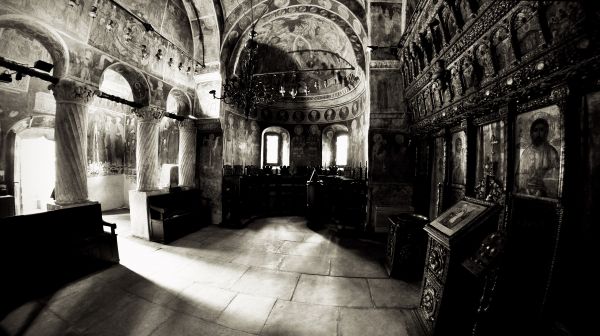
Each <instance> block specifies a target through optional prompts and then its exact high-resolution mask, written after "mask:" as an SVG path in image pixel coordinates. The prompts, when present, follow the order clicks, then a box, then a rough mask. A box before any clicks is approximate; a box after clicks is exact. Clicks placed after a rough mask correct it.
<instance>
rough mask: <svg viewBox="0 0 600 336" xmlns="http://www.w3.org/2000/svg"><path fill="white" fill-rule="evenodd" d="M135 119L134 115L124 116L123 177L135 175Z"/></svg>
mask: <svg viewBox="0 0 600 336" xmlns="http://www.w3.org/2000/svg"><path fill="white" fill-rule="evenodd" d="M136 137H137V117H135V115H126V116H125V163H124V166H125V167H124V172H125V175H136V166H135V165H136V158H135V151H136V141H137V138H136Z"/></svg>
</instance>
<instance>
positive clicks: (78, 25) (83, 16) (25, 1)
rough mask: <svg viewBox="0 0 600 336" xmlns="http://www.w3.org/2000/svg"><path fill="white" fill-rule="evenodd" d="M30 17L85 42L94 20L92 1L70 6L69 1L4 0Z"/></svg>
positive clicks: (79, 2)
mask: <svg viewBox="0 0 600 336" xmlns="http://www.w3.org/2000/svg"><path fill="white" fill-rule="evenodd" d="M4 2H7V3H8V5H12V6H14V7H16V8H19V9H20V10H22V11H23V12H25V13H28V14H29V15H33V16H36V17H39V18H42V19H43V20H45V21H46V22H47V23H48V24H50V25H51V26H53V27H55V28H57V29H59V30H63V31H66V32H68V33H69V35H70V36H72V37H75V38H77V39H78V40H82V41H84V40H85V39H86V38H87V33H88V29H89V25H90V23H91V21H92V18H91V17H90V16H89V15H88V13H89V12H90V7H91V5H92V2H91V1H78V5H76V6H70V5H69V1H55V0H3V3H4Z"/></svg>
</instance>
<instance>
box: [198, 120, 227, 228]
mask: <svg viewBox="0 0 600 336" xmlns="http://www.w3.org/2000/svg"><path fill="white" fill-rule="evenodd" d="M197 144H198V145H197V146H196V172H197V176H198V179H197V185H198V188H199V189H200V191H201V193H202V196H203V197H205V198H207V199H209V202H210V204H209V205H210V208H211V214H212V223H213V224H219V223H221V189H222V188H221V182H222V175H223V174H222V172H223V133H221V132H219V131H214V132H202V133H198V136H197Z"/></svg>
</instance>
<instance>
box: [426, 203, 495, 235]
mask: <svg viewBox="0 0 600 336" xmlns="http://www.w3.org/2000/svg"><path fill="white" fill-rule="evenodd" d="M486 209H488V207H486V206H484V205H481V204H477V203H474V202H471V201H469V200H467V199H464V200H461V201H459V202H458V203H456V204H454V205H453V206H452V207H450V208H449V209H448V210H446V211H445V212H444V213H442V214H441V215H440V216H439V217H437V218H436V219H435V220H433V221H432V222H431V226H433V227H435V228H436V229H438V230H440V231H441V232H443V233H445V234H447V235H449V236H451V235H453V234H455V233H456V232H458V231H460V230H461V229H462V228H464V227H466V226H467V225H468V224H469V223H473V222H475V221H476V220H477V218H478V217H480V215H481V214H483V212H484V211H485V210H486Z"/></svg>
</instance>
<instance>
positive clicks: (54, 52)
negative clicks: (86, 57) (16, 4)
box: [0, 14, 69, 78]
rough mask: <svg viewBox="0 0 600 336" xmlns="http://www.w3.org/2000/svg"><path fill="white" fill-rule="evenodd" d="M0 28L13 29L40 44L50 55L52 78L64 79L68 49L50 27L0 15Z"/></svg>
mask: <svg viewBox="0 0 600 336" xmlns="http://www.w3.org/2000/svg"><path fill="white" fill-rule="evenodd" d="M0 28H7V29H15V30H18V31H19V32H21V33H24V34H26V35H28V36H30V37H32V38H34V39H35V40H37V41H38V42H40V43H41V44H42V45H43V46H44V47H45V48H46V49H47V50H48V52H49V53H50V56H51V57H52V62H53V64H54V69H53V70H54V72H53V75H54V77H58V78H61V77H65V76H66V75H67V74H68V72H69V49H68V47H67V44H66V43H65V41H64V40H63V39H62V37H60V35H59V34H58V33H57V32H56V31H55V30H54V29H53V28H51V27H50V26H48V25H45V24H43V23H41V22H39V21H36V20H34V19H32V18H31V17H27V16H24V15H18V14H6V15H0Z"/></svg>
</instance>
